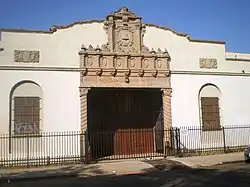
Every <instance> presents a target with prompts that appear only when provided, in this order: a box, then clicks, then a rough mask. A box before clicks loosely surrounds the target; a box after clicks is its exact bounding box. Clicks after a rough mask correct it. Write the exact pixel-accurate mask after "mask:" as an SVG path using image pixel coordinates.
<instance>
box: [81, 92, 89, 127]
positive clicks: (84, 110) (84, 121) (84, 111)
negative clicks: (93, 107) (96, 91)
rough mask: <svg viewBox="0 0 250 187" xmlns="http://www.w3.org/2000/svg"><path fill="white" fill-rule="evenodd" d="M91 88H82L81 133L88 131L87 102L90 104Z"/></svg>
mask: <svg viewBox="0 0 250 187" xmlns="http://www.w3.org/2000/svg"><path fill="white" fill-rule="evenodd" d="M89 90H90V88H80V89H79V91H80V105H81V131H82V132H83V131H85V130H86V129H87V122H88V121H87V102H88V91H89Z"/></svg>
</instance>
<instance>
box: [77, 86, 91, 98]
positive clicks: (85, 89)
mask: <svg viewBox="0 0 250 187" xmlns="http://www.w3.org/2000/svg"><path fill="white" fill-rule="evenodd" d="M89 90H90V88H82V87H80V88H79V92H80V97H83V96H86V95H87V94H88V92H89Z"/></svg>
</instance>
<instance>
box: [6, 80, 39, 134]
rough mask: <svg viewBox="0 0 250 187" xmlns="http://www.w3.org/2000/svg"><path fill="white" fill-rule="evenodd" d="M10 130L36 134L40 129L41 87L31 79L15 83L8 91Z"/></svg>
mask: <svg viewBox="0 0 250 187" xmlns="http://www.w3.org/2000/svg"><path fill="white" fill-rule="evenodd" d="M10 99H11V111H12V112H11V132H12V133H14V134H15V135H18V134H38V133H39V132H40V131H41V118H42V110H41V109H42V89H41V87H40V86H39V85H38V84H36V83H34V82H32V81H22V82H20V83H18V84H16V85H15V86H14V87H13V88H12V90H11V93H10Z"/></svg>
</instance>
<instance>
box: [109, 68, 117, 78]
mask: <svg viewBox="0 0 250 187" xmlns="http://www.w3.org/2000/svg"><path fill="white" fill-rule="evenodd" d="M116 73H117V70H116V69H112V70H111V71H110V74H111V75H112V76H113V77H115V76H116Z"/></svg>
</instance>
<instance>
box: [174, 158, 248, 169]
mask: <svg viewBox="0 0 250 187" xmlns="http://www.w3.org/2000/svg"><path fill="white" fill-rule="evenodd" d="M173 161H175V162H178V163H180V164H183V165H185V166H187V167H190V168H200V167H211V166H218V165H223V164H233V163H244V160H234V161H225V162H217V163H212V164H198V163H194V164H190V163H187V162H185V161H179V160H173Z"/></svg>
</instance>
